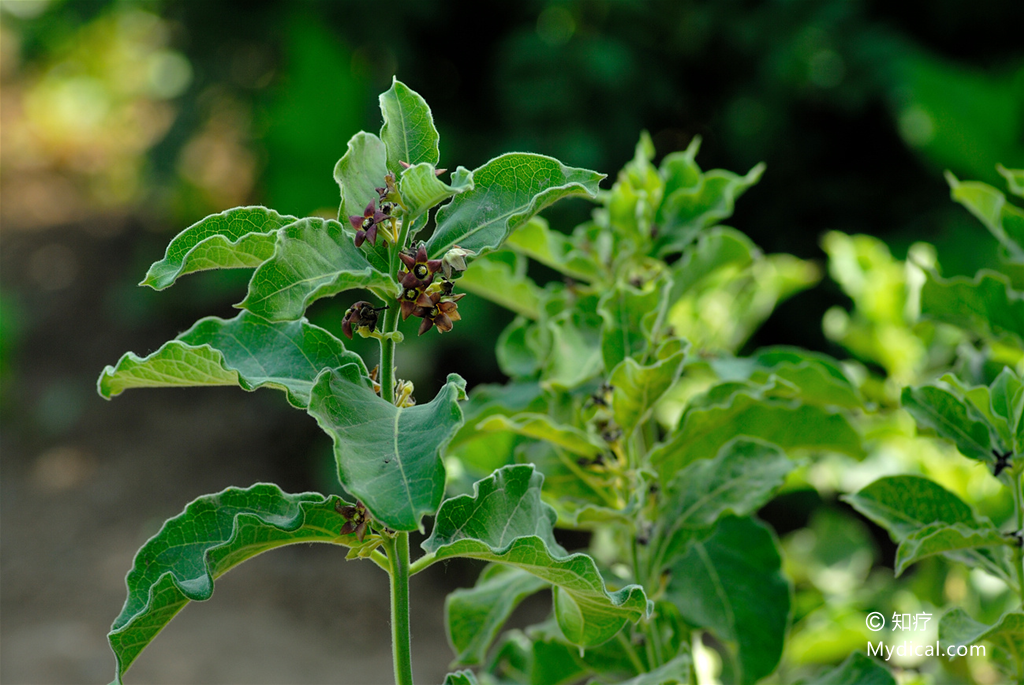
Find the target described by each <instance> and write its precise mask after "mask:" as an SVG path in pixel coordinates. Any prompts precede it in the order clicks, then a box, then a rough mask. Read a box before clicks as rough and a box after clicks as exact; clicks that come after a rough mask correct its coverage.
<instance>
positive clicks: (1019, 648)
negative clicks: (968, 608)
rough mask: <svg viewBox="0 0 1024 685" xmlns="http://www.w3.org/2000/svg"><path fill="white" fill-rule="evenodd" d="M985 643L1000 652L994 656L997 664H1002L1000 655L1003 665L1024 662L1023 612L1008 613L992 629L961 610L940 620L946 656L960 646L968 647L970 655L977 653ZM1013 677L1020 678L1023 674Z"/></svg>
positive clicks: (940, 641)
mask: <svg viewBox="0 0 1024 685" xmlns="http://www.w3.org/2000/svg"><path fill="white" fill-rule="evenodd" d="M982 640H984V641H985V642H988V643H990V644H991V645H992V646H993V647H995V648H996V651H997V652H999V653H1001V654H997V655H995V656H997V658H996V659H994V661H996V663H999V661H1000V659H999V658H998V657H999V656H1002V661H1003V662H1004V663H1006V662H1009V663H1010V664H1021V663H1024V612H1021V611H1010V612H1007V613H1005V614H1003V615H1002V616H1001V617H1000V618H999V620H998V621H997V622H996V623H995V624H994V625H991V626H990V625H986V624H984V623H979V622H978V621H975V620H974V619H973V618H971V617H970V616H968V615H967V612H965V611H964V610H963V609H960V608H959V607H958V608H956V609H953V610H951V611H949V612H947V613H946V614H945V615H944V616H943V617H942V620H941V621H939V643H940V644H941V645H942V647H943V652H945V653H947V654H948V653H949V650H951V649H953V650H957V648H961V647H962V648H966V652H967V653H968V654H972V655H973V654H977V653H978V652H977V651H975V650H976V649H977V645H978V643H979V642H981V641H982ZM957 651H958V650H957ZM955 653H956V652H955ZM965 656H966V655H965ZM1013 675H1015V677H1016V678H1019V677H1021V676H1022V675H1024V674H1021V673H1017V674H1013Z"/></svg>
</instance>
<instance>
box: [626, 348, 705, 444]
mask: <svg viewBox="0 0 1024 685" xmlns="http://www.w3.org/2000/svg"><path fill="white" fill-rule="evenodd" d="M685 359H686V352H685V350H680V351H678V352H676V353H675V354H673V355H672V356H670V357H667V358H665V359H662V360H660V361H658V362H655V363H654V364H650V365H648V366H641V365H640V364H639V363H638V362H637V361H636V360H635V359H633V358H632V357H626V358H625V359H623V360H622V362H620V363H619V365H618V366H616V367H615V368H614V369H612V371H611V373H610V374H609V375H608V384H609V385H611V386H612V388H613V390H612V416H613V417H614V418H615V423H617V424H618V425H619V428H621V429H622V431H623V433H624V434H625V435H626V436H627V437H628V436H630V435H632V434H633V431H634V430H635V429H636V427H637V426H639V425H640V424H641V423H643V422H644V421H645V420H647V418H648V417H649V416H650V414H651V411H653V409H654V404H655V403H656V402H657V401H658V400H659V399H661V396H662V395H664V394H665V392H666V391H667V390H668V389H669V388H670V387H672V384H673V383H675V382H676V380H678V378H679V374H680V373H682V370H683V363H684V361H685Z"/></svg>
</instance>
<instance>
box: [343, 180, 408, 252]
mask: <svg viewBox="0 0 1024 685" xmlns="http://www.w3.org/2000/svg"><path fill="white" fill-rule="evenodd" d="M374 190H376V191H377V199H376V200H370V202H369V204H367V205H366V209H364V210H363V214H362V216H359V215H358V214H355V215H351V216H349V218H348V220H349V222H350V223H351V224H352V228H354V229H355V230H356V247H360V246H361V245H362V244H363V242H364V241H366V240H369V241H370V244H371V245H376V244H377V231H378V228H379V227H381V226H384V227H385V229H387V228H390V226H391V225H392V224H391V222H393V221H394V220H395V217H393V216H391V212H392V211H394V209H395V205H394V202H393V201H392V200H394V199H395V198H396V197H397V196H398V191H397V190H396V189H395V175H394V174H388V175H387V176H385V177H384V186H383V187H381V188H375V189H374ZM378 202H379V203H380V207H379V208H378V207H377V203H378Z"/></svg>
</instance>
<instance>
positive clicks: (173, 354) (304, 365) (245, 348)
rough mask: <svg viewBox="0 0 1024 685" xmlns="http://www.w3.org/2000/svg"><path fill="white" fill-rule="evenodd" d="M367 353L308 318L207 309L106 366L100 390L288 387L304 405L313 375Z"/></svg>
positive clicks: (298, 403)
mask: <svg viewBox="0 0 1024 685" xmlns="http://www.w3.org/2000/svg"><path fill="white" fill-rule="evenodd" d="M346 364H355V365H356V366H357V367H359V369H360V372H361V373H362V374H365V373H366V370H365V367H364V366H363V362H362V359H361V358H360V357H359V355H357V354H355V353H354V352H349V351H347V350H346V349H345V346H344V345H343V344H342V342H341V341H340V340H338V339H337V338H335V337H334V336H333V335H331V334H330V333H329V332H327V331H325V330H324V329H322V328H320V327H318V326H314V325H313V324H311V323H309V322H308V321H306V320H305V319H300V320H298V321H289V322H285V323H271V322H270V321H267V320H265V319H261V318H259V317H258V316H255V315H253V314H250V313H249V312H242V313H240V314H239V315H238V316H236V317H235V318H233V319H230V320H224V319H220V318H217V317H215V316H210V317H207V318H205V319H200V320H199V321H197V322H196V323H195V324H194V325H193V326H192V328H190V329H188V330H187V331H185V332H184V333H182V334H181V335H179V336H178V337H177V338H176V339H174V340H172V341H170V342H168V343H165V344H164V345H163V346H161V347H160V349H158V350H157V351H156V352H154V353H152V354H150V355H149V356H147V357H142V358H140V357H138V356H136V355H135V354H132V353H131V352H129V353H127V354H125V355H124V356H123V357H121V359H120V360H118V362H117V364H116V365H115V366H108V367H106V368H105V369H103V373H102V374H101V375H100V378H99V381H98V383H97V389H98V391H99V393H100V395H102V396H103V397H106V398H107V399H110V398H111V397H115V396H117V395H120V394H121V393H122V392H124V391H125V390H127V389H129V388H158V387H185V386H198V385H238V386H240V387H242V388H244V389H245V390H250V391H251V390H255V389H256V388H261V387H264V386H267V387H271V388H277V389H279V390H284V391H285V392H286V393H288V401H289V402H290V403H291V404H292V405H293V406H295V407H299V408H300V409H304V408H305V407H306V406H307V405H308V404H309V393H310V390H311V388H312V387H313V381H314V380H316V377H317V376H318V375H319V374H320V372H322V371H323V370H324V369H339V368H341V367H342V366H345V365H346Z"/></svg>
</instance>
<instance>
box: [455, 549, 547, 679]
mask: <svg viewBox="0 0 1024 685" xmlns="http://www.w3.org/2000/svg"><path fill="white" fill-rule="evenodd" d="M546 587H548V583H546V582H545V581H543V580H541V579H540V578H538V577H537V576H534V575H532V574H530V573H527V572H526V571H524V570H522V569H519V568H516V567H510V566H502V565H500V564H495V565H491V566H488V567H487V568H485V569H484V571H483V572H482V573H481V574H480V578H478V579H477V582H476V585H475V586H473V587H472V588H469V589H459V590H456V591H454V592H452V593H450V594H449V595H448V597H447V598H446V599H445V603H444V612H445V623H446V625H447V627H448V641H449V642H450V643H451V645H452V649H453V650H454V651H455V661H456V663H458V664H462V665H466V666H472V665H475V664H480V663H483V661H484V659H486V658H487V651H488V650H489V649H490V647H491V643H493V642H494V638H496V637H497V636H498V632H499V631H500V630H501V627H502V626H503V625H505V622H506V621H507V620H508V617H509V616H511V615H512V612H513V611H514V610H515V608H516V607H517V606H519V603H520V602H522V601H523V600H524V599H526V598H527V597H529V596H530V595H532V594H535V593H537V592H539V591H541V590H543V589H544V588H546Z"/></svg>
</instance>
